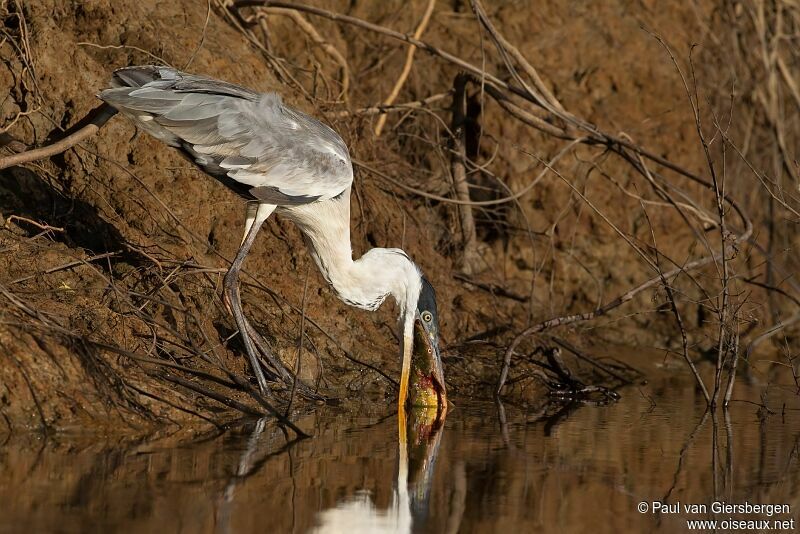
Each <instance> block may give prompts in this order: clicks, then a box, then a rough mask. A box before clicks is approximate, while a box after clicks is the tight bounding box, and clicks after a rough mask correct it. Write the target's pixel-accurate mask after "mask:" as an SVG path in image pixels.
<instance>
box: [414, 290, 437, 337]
mask: <svg viewBox="0 0 800 534" xmlns="http://www.w3.org/2000/svg"><path fill="white" fill-rule="evenodd" d="M425 312H428V313H430V314H431V317H430V321H425V315H426V314H425ZM417 313H419V316H420V318H421V319H423V322H425V323H427V324H426V325H425V326H426V327H428V330H429V331H434V332H437V333H438V330H439V314H438V312H437V310H436V291H434V289H433V286H432V285H431V283H430V282H428V279H427V278H425V277H424V276H423V277H422V289H421V290H420V292H419V300H418V301H417Z"/></svg>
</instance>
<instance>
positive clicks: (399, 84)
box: [375, 0, 436, 137]
mask: <svg viewBox="0 0 800 534" xmlns="http://www.w3.org/2000/svg"><path fill="white" fill-rule="evenodd" d="M434 6H436V0H428V6H427V7H426V8H425V13H424V14H423V15H422V20H421V21H420V23H419V25H418V26H417V29H416V30H414V39H419V38H420V37H422V33H423V32H424V31H425V28H426V27H427V26H428V22H429V21H430V20H431V15H432V14H433V8H434ZM416 51H417V47H416V46H409V47H408V50H407V51H406V61H405V63H404V64H403V70H401V71H400V76H398V78H397V81H396V82H395V84H394V87H392V90H391V91H390V92H389V96H387V97H386V100H384V101H383V105H384V106H390V105H392V103H394V101H395V99H396V98H397V95H399V94H400V89H402V88H403V85H404V84H405V83H406V79H407V78H408V75H409V73H410V72H411V66H412V65H413V64H414V54H415V53H416ZM385 124H386V115H381V116H380V117H379V118H378V123H377V124H376V125H375V137H380V135H381V132H382V131H383V127H384V125H385Z"/></svg>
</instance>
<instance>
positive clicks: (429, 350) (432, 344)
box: [407, 316, 447, 413]
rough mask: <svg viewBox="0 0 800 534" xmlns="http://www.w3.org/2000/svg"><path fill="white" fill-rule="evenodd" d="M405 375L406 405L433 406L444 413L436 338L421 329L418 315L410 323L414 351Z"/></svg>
mask: <svg viewBox="0 0 800 534" xmlns="http://www.w3.org/2000/svg"><path fill="white" fill-rule="evenodd" d="M409 374H410V376H409V391H408V400H407V404H408V405H409V406H425V407H429V408H432V407H436V408H438V411H439V412H442V413H443V412H444V411H446V410H447V394H446V391H445V384H444V370H443V368H442V355H441V352H440V351H439V337H438V335H437V332H431V331H429V330H428V329H426V328H425V325H424V324H423V322H422V320H421V319H420V318H419V316H417V317H416V318H415V320H414V349H413V352H412V356H411V365H410V373H409Z"/></svg>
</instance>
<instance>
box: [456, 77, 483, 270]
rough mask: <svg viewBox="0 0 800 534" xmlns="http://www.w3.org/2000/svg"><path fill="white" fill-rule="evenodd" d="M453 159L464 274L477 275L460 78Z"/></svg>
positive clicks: (464, 81)
mask: <svg viewBox="0 0 800 534" xmlns="http://www.w3.org/2000/svg"><path fill="white" fill-rule="evenodd" d="M453 87H454V93H453V121H452V126H451V130H452V131H453V138H452V142H453V155H452V157H451V167H452V173H453V189H455V193H456V197H457V198H458V200H460V201H461V202H462V203H461V204H459V206H458V213H459V215H460V218H461V236H462V243H461V245H462V251H461V252H462V257H461V270H462V271H463V272H464V274H468V275H469V274H475V273H477V272H479V271H480V265H481V263H482V262H483V258H481V256H480V254H479V253H478V237H477V236H476V234H475V219H473V217H472V206H471V204H470V203H469V201H470V198H469V183H468V182H467V172H466V168H465V162H466V160H467V146H466V127H467V125H466V121H467V76H466V75H464V74H459V75H457V76H456V79H455V83H454V84H453Z"/></svg>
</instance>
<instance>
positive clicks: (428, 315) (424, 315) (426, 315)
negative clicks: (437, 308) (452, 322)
mask: <svg viewBox="0 0 800 534" xmlns="http://www.w3.org/2000/svg"><path fill="white" fill-rule="evenodd" d="M422 320H423V321H425V322H426V323H429V322H431V321H433V315H431V312H429V311H424V312H422Z"/></svg>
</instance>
